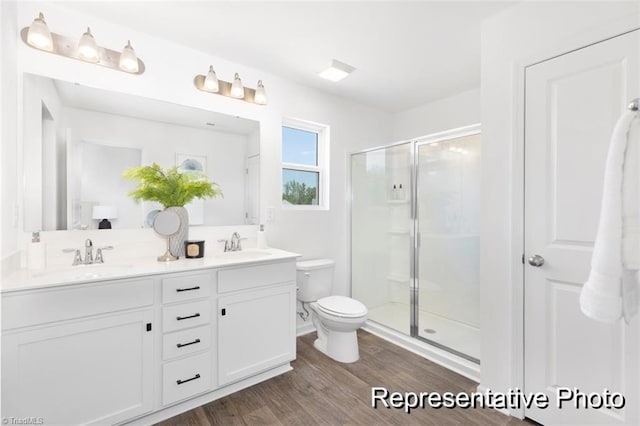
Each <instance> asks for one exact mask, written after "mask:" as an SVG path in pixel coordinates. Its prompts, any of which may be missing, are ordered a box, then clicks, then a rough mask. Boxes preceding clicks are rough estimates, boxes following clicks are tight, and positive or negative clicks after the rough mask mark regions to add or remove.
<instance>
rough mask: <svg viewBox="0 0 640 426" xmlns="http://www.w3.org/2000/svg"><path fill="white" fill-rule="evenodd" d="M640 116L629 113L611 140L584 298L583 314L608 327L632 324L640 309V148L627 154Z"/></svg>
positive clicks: (630, 149) (623, 116) (621, 120)
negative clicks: (633, 126)
mask: <svg viewBox="0 0 640 426" xmlns="http://www.w3.org/2000/svg"><path fill="white" fill-rule="evenodd" d="M636 114H637V113H636V112H632V111H626V112H625V113H624V114H623V115H622V116H621V117H620V119H619V120H618V122H617V123H616V126H615V128H614V130H613V135H612V136H611V143H610V145H609V153H608V155H607V162H606V168H605V174H604V189H603V193H602V206H601V209H600V223H599V224H598V234H597V236H596V241H595V245H594V248H593V255H592V257H591V273H590V274H589V279H588V280H587V282H586V283H585V285H584V286H583V287H582V292H581V294H580V307H581V309H582V312H583V313H584V314H585V315H586V316H588V317H590V318H593V319H595V320H598V321H603V322H609V323H610V322H614V321H616V320H618V319H619V318H621V317H624V318H625V320H626V321H627V322H628V321H629V320H630V319H631V317H632V316H633V315H634V314H635V313H636V312H637V310H638V281H639V279H640V274H639V273H638V269H640V217H639V214H640V208H639V205H638V182H639V180H638V164H637V163H638V155H637V147H634V148H629V149H627V148H628V147H630V146H631V145H630V144H628V136H629V130H630V127H631V123H632V122H633V120H634V118H635V117H636ZM627 151H629V152H627ZM625 153H626V154H631V155H627V156H626V158H627V161H626V162H625Z"/></svg>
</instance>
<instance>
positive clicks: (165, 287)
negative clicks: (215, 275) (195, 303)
mask: <svg viewBox="0 0 640 426" xmlns="http://www.w3.org/2000/svg"><path fill="white" fill-rule="evenodd" d="M209 294H211V274H192V275H184V276H179V277H173V278H165V279H163V280H162V303H172V302H184V301H187V300H194V299H200V298H203V297H208V296H209Z"/></svg>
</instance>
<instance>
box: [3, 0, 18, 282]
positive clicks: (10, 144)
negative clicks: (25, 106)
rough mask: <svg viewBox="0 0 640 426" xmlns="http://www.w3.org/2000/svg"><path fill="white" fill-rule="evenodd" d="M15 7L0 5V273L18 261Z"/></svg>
mask: <svg viewBox="0 0 640 426" xmlns="http://www.w3.org/2000/svg"><path fill="white" fill-rule="evenodd" d="M17 34H18V29H17V25H16V4H15V3H10V2H0V51H1V52H2V54H1V55H0V129H1V136H2V140H1V141H0V142H1V143H0V146H1V148H0V160H1V161H2V167H0V170H1V171H0V180H1V187H2V202H1V203H0V223H1V227H0V260H1V261H2V273H4V272H5V271H6V270H7V269H10V268H11V265H15V263H16V262H15V260H16V259H18V257H17V256H16V254H18V228H17V227H16V226H17V223H14V218H15V215H14V213H15V211H14V208H15V207H16V206H17V205H18V190H17V181H18V174H17V164H16V158H17V134H18V123H17V114H16V111H17V105H18V76H17V72H16V43H17Z"/></svg>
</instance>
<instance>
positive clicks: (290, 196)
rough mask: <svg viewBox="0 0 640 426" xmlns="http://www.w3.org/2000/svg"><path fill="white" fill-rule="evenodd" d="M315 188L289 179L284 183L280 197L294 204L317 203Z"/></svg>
mask: <svg viewBox="0 0 640 426" xmlns="http://www.w3.org/2000/svg"><path fill="white" fill-rule="evenodd" d="M316 192H317V188H315V187H312V186H307V185H306V184H305V183H304V182H303V183H300V182H296V181H294V180H290V181H288V182H286V183H285V184H284V192H283V194H282V199H283V200H285V201H287V202H289V203H291V204H295V205H311V204H318V197H317V194H316Z"/></svg>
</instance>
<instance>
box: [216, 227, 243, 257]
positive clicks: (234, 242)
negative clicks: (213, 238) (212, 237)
mask: <svg viewBox="0 0 640 426" xmlns="http://www.w3.org/2000/svg"><path fill="white" fill-rule="evenodd" d="M242 240H246V238H243V237H241V236H240V234H239V233H237V232H234V233H233V234H231V238H230V239H228V240H218V242H220V243H224V252H225V253H226V252H228V251H241V250H242V243H241V242H242Z"/></svg>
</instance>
